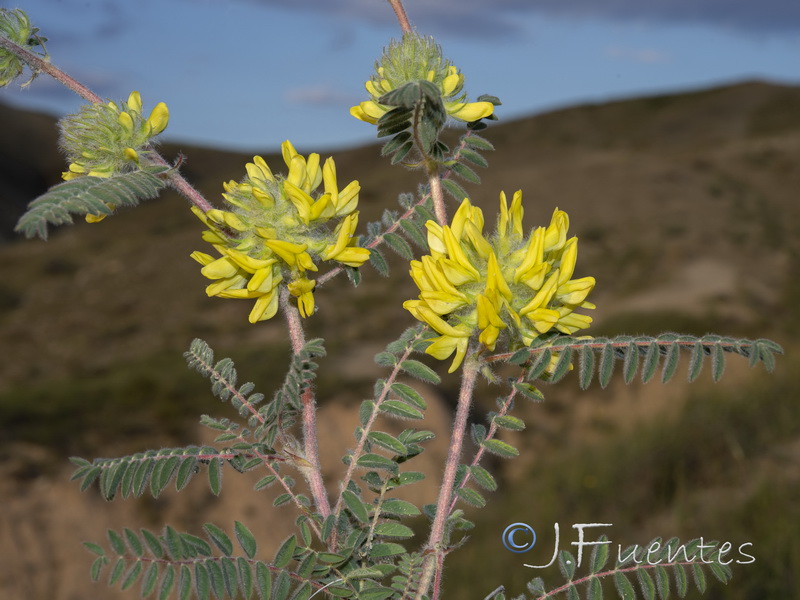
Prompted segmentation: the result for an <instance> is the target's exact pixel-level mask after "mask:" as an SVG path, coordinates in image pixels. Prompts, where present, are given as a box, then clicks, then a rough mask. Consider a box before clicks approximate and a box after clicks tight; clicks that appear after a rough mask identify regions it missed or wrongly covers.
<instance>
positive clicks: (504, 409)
mask: <svg viewBox="0 0 800 600" xmlns="http://www.w3.org/2000/svg"><path fill="white" fill-rule="evenodd" d="M524 380H525V374H524V373H522V374H521V375H520V376H519V377H517V380H516V381H517V383H519V382H522V381H524ZM516 395H517V390H516V388H513V387H512V388H511V391H510V392H509V393H508V396H506V399H505V401H504V402H503V404H502V406H501V407H500V410H499V411H498V412H497V416H498V417H503V416H505V415H506V414H508V411H509V410H510V409H511V406H512V405H513V403H514V398H515V397H516ZM497 429H498V427H497V422H496V421H495V420H494V419H492V424H491V425H490V426H489V431H487V432H486V437H485V438H484V440H485V441H488V440H491V439H493V438H494V436H495V434H496V433H497ZM485 453H486V448H485V447H484V446H481V447H480V448H478V450H477V451H476V452H475V456H474V457H473V459H472V462H471V463H470V466H471V467H474V466H476V465H478V464H479V463H480V462H481V459H482V458H483V455H484V454H485ZM470 476H471V473H470V472H469V471H467V474H466V475H464V479H463V480H462V482H461V485H460V486H459V487H458V489H456V490H455V491H456V492H457V491H458V490H459V489H461V488H463V487H466V485H467V483H468V482H469V480H470ZM457 500H458V497H457V496H456V495H455V494H453V499H452V500H451V502H450V512H453V509H454V508H455V506H456V502H457Z"/></svg>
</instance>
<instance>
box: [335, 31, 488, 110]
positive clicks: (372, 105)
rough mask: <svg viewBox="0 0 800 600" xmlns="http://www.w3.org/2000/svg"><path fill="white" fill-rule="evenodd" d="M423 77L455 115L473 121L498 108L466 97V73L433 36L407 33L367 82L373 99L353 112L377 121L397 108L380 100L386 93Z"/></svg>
mask: <svg viewBox="0 0 800 600" xmlns="http://www.w3.org/2000/svg"><path fill="white" fill-rule="evenodd" d="M420 80H425V81H429V82H430V83H432V84H434V85H435V86H436V87H437V88H438V90H439V92H440V94H441V99H442V103H443V105H444V109H445V111H446V112H447V114H448V115H450V116H451V117H454V118H456V119H459V120H461V121H467V122H471V121H477V120H479V119H483V118H486V117H488V116H490V115H491V114H492V113H493V112H494V105H493V104H492V103H491V102H467V101H466V94H465V93H464V92H463V87H464V75H462V74H461V73H460V72H459V71H458V69H457V68H456V67H455V66H453V65H451V64H450V63H449V62H448V61H447V60H445V59H444V58H443V57H442V49H441V48H440V47H439V46H438V45H437V44H436V43H435V42H434V41H433V39H432V38H426V37H423V36H420V35H418V34H415V33H407V34H405V35H404V36H403V39H402V40H401V41H400V42H392V43H391V44H389V46H388V47H387V48H386V49H385V50H384V54H383V56H382V57H381V60H380V61H379V62H378V64H377V65H376V70H375V75H373V76H372V78H371V79H370V80H369V81H367V82H366V84H365V87H366V90H367V93H369V95H370V99H369V100H367V101H365V102H362V103H361V104H359V105H357V106H353V107H352V108H351V109H350V114H351V115H353V116H354V117H355V118H356V119H360V120H361V121H366V122H367V123H372V124H373V125H374V124H375V123H377V122H378V120H379V119H380V118H381V117H382V116H383V115H384V114H386V113H387V112H388V111H390V110H391V109H392V108H393V107H391V106H385V105H383V104H380V102H379V100H380V98H381V97H382V96H384V95H386V94H388V93H389V92H392V91H394V90H396V89H398V88H400V87H402V86H404V85H405V84H407V83H410V82H413V81H420Z"/></svg>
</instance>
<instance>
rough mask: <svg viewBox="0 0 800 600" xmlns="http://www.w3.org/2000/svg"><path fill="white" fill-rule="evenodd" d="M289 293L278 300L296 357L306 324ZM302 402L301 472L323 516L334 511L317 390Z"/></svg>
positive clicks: (307, 391) (305, 393)
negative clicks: (322, 458) (322, 459)
mask: <svg viewBox="0 0 800 600" xmlns="http://www.w3.org/2000/svg"><path fill="white" fill-rule="evenodd" d="M289 295H290V294H289V290H287V289H285V288H284V289H282V290H281V292H280V298H279V301H280V306H281V311H282V312H283V314H284V316H285V317H286V323H287V325H288V327H289V339H290V340H291V342H292V354H293V355H295V356H296V355H297V354H299V353H300V352H301V351H302V349H303V346H305V344H306V336H305V333H304V332H303V324H302V322H301V321H300V311H299V310H297V307H296V306H294V305H293V304H292V303H291V301H290V300H289ZM301 401H302V403H303V453H304V454H305V456H304V457H303V458H305V460H306V462H308V466H307V468H303V469H300V472H301V474H302V475H303V476H304V477H305V478H306V481H308V485H309V487H310V488H311V495H312V496H313V498H314V503H315V505H316V507H317V510H318V511H319V512H320V514H321V515H322V516H323V518H324V517H327V516H328V515H330V514H331V505H330V503H329V502H328V494H327V493H326V491H325V484H324V483H323V481H322V469H321V468H320V466H319V444H318V440H317V403H316V401H315V399H314V390H313V389H312V388H311V387H310V386H309V387H307V388H305V389H304V390H303V395H302V397H301Z"/></svg>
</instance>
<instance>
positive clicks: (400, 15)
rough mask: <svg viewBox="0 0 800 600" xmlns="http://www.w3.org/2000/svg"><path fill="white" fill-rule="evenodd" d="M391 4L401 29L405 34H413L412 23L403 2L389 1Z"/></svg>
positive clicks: (397, 0) (399, 0)
mask: <svg viewBox="0 0 800 600" xmlns="http://www.w3.org/2000/svg"><path fill="white" fill-rule="evenodd" d="M389 4H391V6H392V10H394V14H395V16H396V17H397V22H398V23H400V29H402V30H403V33H411V31H412V27H411V21H409V20H408V15H407V14H406V9H405V7H404V6H403V0H389Z"/></svg>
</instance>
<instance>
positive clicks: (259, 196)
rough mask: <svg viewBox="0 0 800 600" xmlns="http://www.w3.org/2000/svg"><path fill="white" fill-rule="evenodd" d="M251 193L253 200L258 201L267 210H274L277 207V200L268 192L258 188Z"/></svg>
mask: <svg viewBox="0 0 800 600" xmlns="http://www.w3.org/2000/svg"><path fill="white" fill-rule="evenodd" d="M251 193H252V194H253V198H255V199H256V200H258V202H259V203H260V204H261V205H262V206H264V207H265V208H272V207H273V206H275V199H274V198H273V197H272V196H270V195H269V194H267V193H266V192H262V191H261V190H260V189H258V188H253V189H252V191H251Z"/></svg>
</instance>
